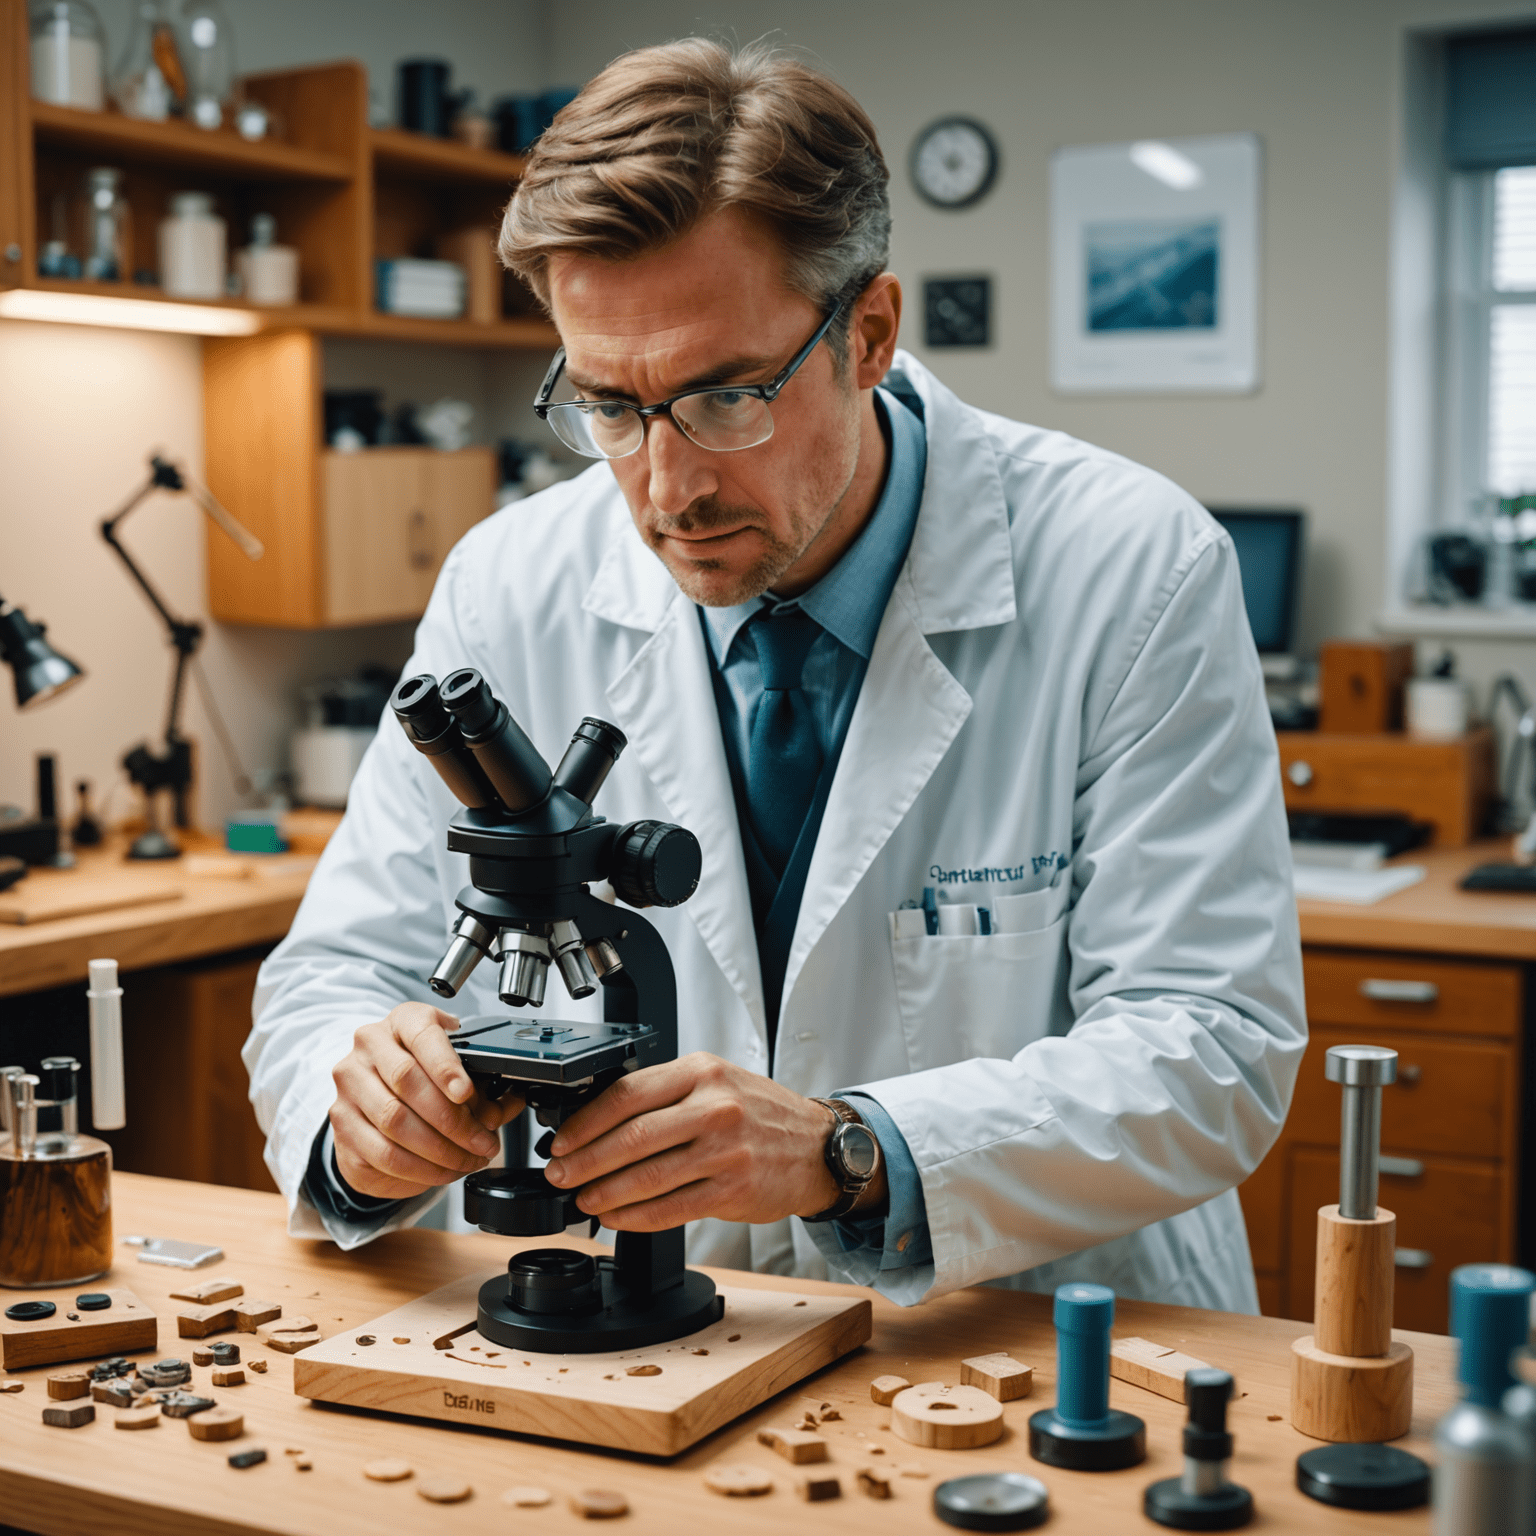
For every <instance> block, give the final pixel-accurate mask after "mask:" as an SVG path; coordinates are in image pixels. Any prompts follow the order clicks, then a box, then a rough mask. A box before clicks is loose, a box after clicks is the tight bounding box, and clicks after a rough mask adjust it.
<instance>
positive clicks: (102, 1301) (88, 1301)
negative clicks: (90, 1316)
mask: <svg viewBox="0 0 1536 1536" xmlns="http://www.w3.org/2000/svg"><path fill="white" fill-rule="evenodd" d="M75 1305H76V1306H77V1307H79V1308H80V1310H81V1311H82V1312H105V1311H106V1310H107V1308H108V1307H110V1306H111V1305H112V1298H111V1297H110V1296H108V1295H107V1293H106V1292H105V1291H87V1292H86V1293H85V1295H83V1296H76V1297H75Z"/></svg>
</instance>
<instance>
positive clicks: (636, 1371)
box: [624, 1365, 661, 1376]
mask: <svg viewBox="0 0 1536 1536" xmlns="http://www.w3.org/2000/svg"><path fill="white" fill-rule="evenodd" d="M624 1374H625V1375H626V1376H660V1375H661V1367H660V1366H659V1365H632V1366H630V1368H629V1369H628V1370H627V1371H625V1372H624Z"/></svg>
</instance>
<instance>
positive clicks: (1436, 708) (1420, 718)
mask: <svg viewBox="0 0 1536 1536" xmlns="http://www.w3.org/2000/svg"><path fill="white" fill-rule="evenodd" d="M1470 714H1471V711H1470V708H1469V703H1468V699H1467V685H1466V684H1465V683H1464V682H1462V680H1461V679H1460V678H1459V677H1414V678H1410V679H1409V680H1408V708H1407V715H1408V730H1409V732H1410V734H1412V735H1414V736H1428V737H1433V738H1435V739H1436V740H1450V739H1452V738H1453V737H1457V736H1464V735H1466V731H1467V724H1468V720H1469V718H1470Z"/></svg>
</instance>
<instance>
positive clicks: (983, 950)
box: [891, 892, 1070, 1072]
mask: <svg viewBox="0 0 1536 1536" xmlns="http://www.w3.org/2000/svg"><path fill="white" fill-rule="evenodd" d="M1029 894H1030V895H1031V896H1035V895H1045V894H1047V893H1045V892H1030V893H1029ZM1050 894H1054V893H1050ZM1008 899H1010V898H1001V900H1008ZM1015 899H1016V898H1015ZM1063 899H1064V898H1063ZM1042 905H1043V904H1042ZM994 910H995V909H994ZM1057 911H1058V912H1060V906H1059V904H1058V905H1057ZM898 916H903V917H904V916H905V914H897V913H892V914H891V953H892V958H893V960H894V963H895V968H896V997H897V1002H898V1005H899V1007H900V1009H901V1024H902V1030H903V1032H904V1033H905V1035H906V1042H907V1054H908V1057H909V1058H910V1060H911V1062H912V1070H913V1071H915V1072H921V1071H925V1070H926V1069H928V1068H931V1067H943V1066H948V1065H950V1064H951V1063H952V1062H957V1061H968V1060H970V1059H972V1058H973V1057H977V1056H982V1057H992V1058H1007V1057H1011V1056H1015V1055H1017V1054H1018V1052H1020V1051H1021V1050H1023V1049H1024V1047H1025V1046H1026V1045H1028V1044H1029V1043H1030V1042H1031V1041H1033V1040H1039V1039H1041V1038H1042V1037H1044V1036H1045V1035H1047V1034H1049V1033H1051V1024H1052V1021H1053V1019H1055V1018H1058V1017H1060V1018H1061V1019H1063V1020H1064V1021H1065V1022H1067V1023H1070V1013H1069V1010H1068V1005H1067V1000H1066V975H1067V967H1066V965H1065V964H1064V963H1063V958H1064V951H1065V949H1066V936H1067V914H1066V913H1065V912H1060V915H1059V916H1057V917H1056V918H1055V920H1054V921H1052V922H1049V923H1047V924H1046V925H1045V926H1043V927H1040V928H1035V929H1032V930H1030V931H1028V932H1024V933H998V932H993V933H990V934H985V935H969V934H967V935H949V934H928V933H923V934H921V935H920V936H919V935H913V934H912V933H911V926H910V924H909V923H905V922H899V921H898Z"/></svg>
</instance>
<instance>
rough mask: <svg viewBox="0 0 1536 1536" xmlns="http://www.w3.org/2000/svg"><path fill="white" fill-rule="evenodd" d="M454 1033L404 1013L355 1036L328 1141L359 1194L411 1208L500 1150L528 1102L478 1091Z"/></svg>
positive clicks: (339, 1069) (425, 1011)
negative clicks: (408, 1203)
mask: <svg viewBox="0 0 1536 1536" xmlns="http://www.w3.org/2000/svg"><path fill="white" fill-rule="evenodd" d="M458 1027H459V1021H458V1020H457V1019H456V1018H454V1017H453V1015H452V1014H449V1013H444V1012H443V1011H442V1009H440V1008H433V1007H430V1006H429V1005H428V1004H426V1003H401V1004H400V1006H399V1007H398V1008H394V1009H391V1010H390V1013H389V1016H388V1017H387V1018H383V1019H380V1020H379V1022H378V1023H377V1024H365V1025H364V1026H363V1027H362V1028H361V1029H359V1030H358V1031H357V1033H356V1034H355V1035H353V1037H352V1042H353V1043H352V1049H351V1051H349V1052H348V1053H347V1055H345V1056H344V1057H342V1059H341V1060H340V1061H339V1062H338V1063H337V1064H336V1068H335V1070H334V1071H333V1072H332V1073H331V1076H332V1077H333V1078H334V1079H335V1080H336V1102H335V1103H334V1104H333V1105H332V1106H331V1131H332V1133H333V1135H334V1138H335V1142H336V1166H337V1168H338V1169H340V1171H341V1176H342V1178H344V1179H345V1180H346V1181H347V1183H348V1184H350V1185H351V1186H352V1188H353V1189H355V1190H356V1191H357V1192H358V1194H360V1195H373V1196H375V1197H376V1198H378V1199H383V1200H408V1199H410V1198H411V1197H412V1196H414V1195H419V1194H422V1193H424V1192H425V1191H426V1190H429V1189H433V1188H436V1187H438V1186H440V1185H443V1184H451V1183H453V1181H454V1180H455V1179H460V1178H463V1176H464V1175H465V1174H466V1173H475V1172H477V1171H478V1170H479V1169H481V1168H484V1167H485V1165H486V1164H487V1163H488V1162H490V1160H491V1159H492V1158H493V1157H495V1156H496V1154H497V1153H498V1152H499V1151H500V1150H501V1141H500V1138H499V1137H498V1136H497V1134H496V1133H497V1132H498V1131H499V1130H500V1129H501V1127H502V1126H503V1125H505V1124H506V1123H507V1122H508V1121H509V1120H515V1119H516V1118H517V1116H518V1115H519V1114H521V1113H522V1109H523V1101H522V1099H521V1098H519V1097H518V1096H517V1095H516V1094H512V1093H509V1094H508V1095H507V1096H506V1097H505V1098H502V1099H497V1100H492V1099H487V1098H486V1097H485V1096H484V1095H483V1094H482V1093H480V1092H479V1090H478V1089H476V1087H475V1085H474V1084H473V1083H472V1082H471V1081H470V1077H469V1074H468V1073H467V1072H466V1071H465V1070H464V1067H463V1064H462V1063H461V1062H460V1061H459V1058H458V1056H457V1055H456V1054H455V1052H454V1049H453V1047H452V1045H450V1044H449V1041H448V1032H449V1031H450V1030H455V1029H457V1028H458Z"/></svg>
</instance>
